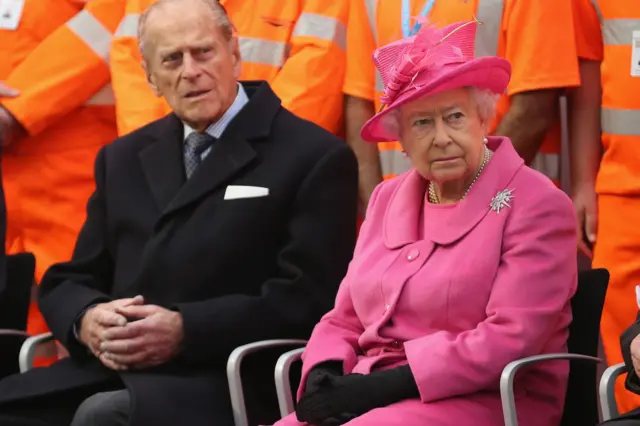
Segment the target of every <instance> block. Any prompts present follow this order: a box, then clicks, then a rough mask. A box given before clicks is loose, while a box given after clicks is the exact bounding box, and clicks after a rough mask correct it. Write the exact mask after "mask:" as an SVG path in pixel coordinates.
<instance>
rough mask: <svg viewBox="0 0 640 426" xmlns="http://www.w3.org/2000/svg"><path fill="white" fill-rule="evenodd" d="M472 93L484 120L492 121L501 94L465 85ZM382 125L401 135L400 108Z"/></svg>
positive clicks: (386, 118) (391, 113)
mask: <svg viewBox="0 0 640 426" xmlns="http://www.w3.org/2000/svg"><path fill="white" fill-rule="evenodd" d="M465 89H467V90H468V91H469V93H470V94H471V99H472V100H473V102H474V103H475V104H476V106H477V107H478V115H479V117H480V119H481V120H482V121H484V122H490V121H491V120H493V118H494V117H495V115H496V106H497V104H498V100H499V99H500V95H499V94H495V93H493V92H492V91H490V90H487V89H478V88H477V87H471V86H469V87H465ZM381 123H382V125H383V126H384V127H385V129H386V131H387V132H390V133H393V134H396V135H398V136H400V109H396V110H395V111H392V112H390V113H389V114H387V116H386V117H384V118H383V120H382V122H381Z"/></svg>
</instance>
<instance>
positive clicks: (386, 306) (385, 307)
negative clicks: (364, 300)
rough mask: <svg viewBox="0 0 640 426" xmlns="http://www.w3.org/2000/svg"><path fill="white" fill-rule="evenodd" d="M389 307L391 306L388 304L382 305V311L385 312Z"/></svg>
mask: <svg viewBox="0 0 640 426" xmlns="http://www.w3.org/2000/svg"><path fill="white" fill-rule="evenodd" d="M390 307H391V306H389V305H388V304H387V305H384V311H385V312H386V311H388V310H389V308H390Z"/></svg>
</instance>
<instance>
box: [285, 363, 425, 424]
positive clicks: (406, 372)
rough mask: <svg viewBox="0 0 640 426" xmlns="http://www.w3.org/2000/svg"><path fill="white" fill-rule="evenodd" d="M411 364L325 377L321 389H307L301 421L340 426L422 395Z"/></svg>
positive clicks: (299, 412)
mask: <svg viewBox="0 0 640 426" xmlns="http://www.w3.org/2000/svg"><path fill="white" fill-rule="evenodd" d="M419 395H420V394H419V391H418V387H417V385H416V383H415V380H414V379H413V374H412V373H411V369H410V368H409V366H408V365H405V366H401V367H396V368H392V369H390V370H383V371H375V372H373V373H371V374H367V375H362V374H349V375H346V376H325V377H324V378H323V380H322V383H321V384H320V386H319V387H318V389H316V390H313V391H310V392H305V394H304V395H303V396H302V398H300V401H299V402H298V406H297V409H296V415H297V418H298V420H299V421H301V422H307V423H310V424H314V425H323V426H325V425H327V426H328V425H340V424H343V423H346V422H347V421H349V420H351V419H353V418H356V417H358V416H361V415H362V414H364V413H366V412H368V411H371V410H373V409H374V408H378V407H386V406H387V405H390V404H393V403H395V402H398V401H402V400H404V399H408V398H417V397H418V396H419Z"/></svg>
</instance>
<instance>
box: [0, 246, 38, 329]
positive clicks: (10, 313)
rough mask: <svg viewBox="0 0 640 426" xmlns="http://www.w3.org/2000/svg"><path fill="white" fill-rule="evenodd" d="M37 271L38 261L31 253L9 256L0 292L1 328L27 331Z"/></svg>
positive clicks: (0, 272)
mask: <svg viewBox="0 0 640 426" xmlns="http://www.w3.org/2000/svg"><path fill="white" fill-rule="evenodd" d="M35 269H36V259H35V257H34V256H33V254H31V253H18V254H12V255H9V256H7V258H6V275H5V276H4V277H3V278H4V279H5V285H4V290H1V291H0V328H8V329H12V330H22V331H25V330H26V328H27V315H28V312H29V301H30V300H31V287H32V286H33V280H34V274H35ZM0 274H2V271H0Z"/></svg>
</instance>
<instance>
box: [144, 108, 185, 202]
mask: <svg viewBox="0 0 640 426" xmlns="http://www.w3.org/2000/svg"><path fill="white" fill-rule="evenodd" d="M149 132H150V134H149V136H150V137H151V138H152V139H153V140H154V142H153V143H151V144H150V145H149V146H147V147H146V148H144V149H143V150H142V151H140V154H139V156H140V162H141V163H142V170H143V172H144V174H145V177H146V178H147V182H148V184H149V187H150V189H151V193H152V194H153V198H154V199H155V200H156V204H157V205H158V208H159V210H160V211H162V210H164V209H165V208H166V207H167V205H168V204H169V202H170V201H171V200H172V199H173V198H174V197H175V196H176V194H178V192H179V191H180V188H181V187H182V186H183V184H184V182H185V174H184V165H183V161H182V144H181V141H182V139H183V138H184V125H183V124H182V122H181V121H180V119H179V118H178V117H177V116H175V115H174V114H170V115H168V116H167V117H165V118H163V119H162V120H161V121H159V122H158V123H157V125H156V126H154V127H151V128H149Z"/></svg>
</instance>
